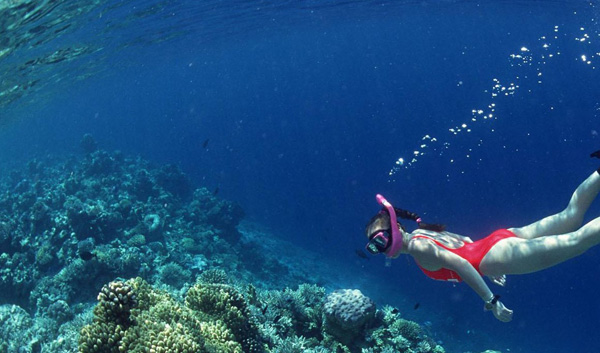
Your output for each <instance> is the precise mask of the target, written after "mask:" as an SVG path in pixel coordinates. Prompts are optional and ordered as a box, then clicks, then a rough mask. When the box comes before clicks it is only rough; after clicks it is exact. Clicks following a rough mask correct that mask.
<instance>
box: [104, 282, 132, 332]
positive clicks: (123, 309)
mask: <svg viewBox="0 0 600 353" xmlns="http://www.w3.org/2000/svg"><path fill="white" fill-rule="evenodd" d="M136 304H137V300H136V295H135V292H134V290H133V288H132V287H131V286H130V285H128V284H127V283H125V282H122V281H115V282H110V283H109V284H107V285H104V286H103V287H102V289H101V291H100V294H98V305H97V306H96V308H95V309H94V314H95V315H96V318H97V319H98V320H100V321H101V322H113V323H116V324H118V325H121V326H123V327H128V326H130V325H131V324H132V320H131V318H130V316H131V309H133V308H134V307H135V306H136Z"/></svg>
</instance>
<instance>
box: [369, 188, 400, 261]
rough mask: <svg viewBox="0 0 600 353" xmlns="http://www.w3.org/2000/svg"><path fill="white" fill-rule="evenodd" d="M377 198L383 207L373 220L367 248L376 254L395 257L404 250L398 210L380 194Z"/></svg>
mask: <svg viewBox="0 0 600 353" xmlns="http://www.w3.org/2000/svg"><path fill="white" fill-rule="evenodd" d="M375 198H376V199H377V202H378V203H379V204H380V205H382V206H383V209H382V210H381V211H379V213H378V214H377V216H375V219H374V220H373V221H372V224H373V228H370V227H369V228H370V229H368V232H369V234H367V235H368V237H369V242H368V243H367V245H366V250H367V251H368V252H369V253H371V254H374V255H376V254H380V253H384V254H385V255H386V256H387V257H388V258H394V257H396V256H398V254H399V253H400V250H402V234H401V233H400V229H399V228H398V225H397V217H396V211H395V210H394V206H392V204H391V203H389V202H388V201H387V200H386V199H385V198H384V197H383V196H381V195H380V194H377V195H376V196H375ZM386 219H387V221H386Z"/></svg>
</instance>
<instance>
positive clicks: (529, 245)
mask: <svg viewBox="0 0 600 353" xmlns="http://www.w3.org/2000/svg"><path fill="white" fill-rule="evenodd" d="M575 233H576V232H572V233H567V234H561V235H553V236H546V237H542V238H535V239H523V238H518V237H515V238H507V239H502V240H501V241H499V242H498V243H497V244H496V245H494V246H493V247H492V248H491V249H490V251H489V252H488V253H487V254H486V255H485V256H484V258H483V259H482V261H481V264H480V266H479V268H480V271H481V272H482V273H483V274H485V275H489V276H498V275H502V274H524V273H531V272H536V271H540V270H543V269H545V268H548V267H552V266H554V265H556V264H559V263H561V262H563V261H566V260H568V259H570V258H573V257H575V256H577V255H579V254H581V253H583V252H584V251H585V248H583V247H582V246H580V244H579V242H578V241H577V237H576V234H575Z"/></svg>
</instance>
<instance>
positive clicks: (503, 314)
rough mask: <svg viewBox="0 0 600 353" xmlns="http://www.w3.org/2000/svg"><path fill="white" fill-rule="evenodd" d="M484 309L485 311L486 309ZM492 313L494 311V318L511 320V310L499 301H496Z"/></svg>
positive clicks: (504, 320) (505, 320)
mask: <svg viewBox="0 0 600 353" xmlns="http://www.w3.org/2000/svg"><path fill="white" fill-rule="evenodd" d="M485 310H486V311H487V310H488V309H485ZM492 313H494V316H495V317H496V319H498V320H500V321H502V322H509V321H510V320H512V315H513V311H512V310H510V309H508V308H507V307H505V306H504V304H502V302H501V301H497V302H496V304H495V305H494V308H493V309H492Z"/></svg>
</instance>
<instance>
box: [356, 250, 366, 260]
mask: <svg viewBox="0 0 600 353" xmlns="http://www.w3.org/2000/svg"><path fill="white" fill-rule="evenodd" d="M354 253H355V254H356V256H358V257H360V258H361V259H367V260H369V257H368V256H367V254H365V252H364V251H362V250H361V249H356V250H354Z"/></svg>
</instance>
